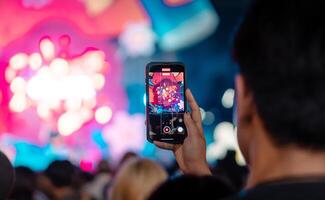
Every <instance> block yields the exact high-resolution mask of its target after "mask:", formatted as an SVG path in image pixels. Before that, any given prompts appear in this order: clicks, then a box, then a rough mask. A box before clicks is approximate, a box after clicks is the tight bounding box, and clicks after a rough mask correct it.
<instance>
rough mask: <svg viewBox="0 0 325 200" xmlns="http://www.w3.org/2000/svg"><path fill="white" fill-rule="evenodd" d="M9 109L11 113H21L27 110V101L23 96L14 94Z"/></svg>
mask: <svg viewBox="0 0 325 200" xmlns="http://www.w3.org/2000/svg"><path fill="white" fill-rule="evenodd" d="M9 108H10V110H11V111H13V112H23V111H24V110H25V109H26V108H27V99H26V97H25V95H24V94H15V95H14V96H13V97H12V98H11V100H10V102H9Z"/></svg>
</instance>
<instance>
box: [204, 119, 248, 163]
mask: <svg viewBox="0 0 325 200" xmlns="http://www.w3.org/2000/svg"><path fill="white" fill-rule="evenodd" d="M236 131H237V129H236V128H235V127H234V126H233V124H232V123H230V122H221V123H219V124H218V125H217V126H216V127H215V129H214V142H213V143H211V144H209V145H208V147H207V159H208V160H209V161H215V160H216V159H223V158H224V157H225V156H226V153H227V151H228V150H234V151H236V161H237V163H238V164H239V165H245V161H244V158H243V156H242V154H241V152H240V150H239V147H238V143H237V137H236V134H237V132H236Z"/></svg>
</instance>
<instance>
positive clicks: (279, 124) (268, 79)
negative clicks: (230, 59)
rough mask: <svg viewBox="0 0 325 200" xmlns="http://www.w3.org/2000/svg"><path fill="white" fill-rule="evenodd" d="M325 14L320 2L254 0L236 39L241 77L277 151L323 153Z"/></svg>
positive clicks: (324, 127) (324, 145) (235, 55)
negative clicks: (292, 148)
mask: <svg viewBox="0 0 325 200" xmlns="http://www.w3.org/2000/svg"><path fill="white" fill-rule="evenodd" d="M324 8H325V1H306V0H256V1H254V3H253V6H252V7H251V9H250V10H249V11H248V13H247V16H246V17H245V19H244V21H243V22H242V24H241V26H240V28H239V30H238V32H237V35H236V37H235V43H234V58H235V60H236V61H237V62H238V64H239V68H240V74H241V75H242V77H243V79H244V82H245V84H246V86H247V88H248V89H249V92H250V93H252V96H253V101H254V104H255V106H256V110H257V113H258V115H259V116H260V118H261V120H262V122H263V126H264V127H265V129H266V130H267V132H268V134H269V136H271V137H270V138H271V139H272V140H273V141H274V144H276V145H277V146H286V145H295V146H299V147H303V148H309V149H315V150H325V134H324V133H325V114H324V113H325V93H324V87H325V23H324V21H323V19H325V12H324ZM246 120H249V118H247V119H246ZM241 131H242V130H241Z"/></svg>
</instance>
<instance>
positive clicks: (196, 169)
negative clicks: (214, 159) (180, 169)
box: [184, 162, 212, 176]
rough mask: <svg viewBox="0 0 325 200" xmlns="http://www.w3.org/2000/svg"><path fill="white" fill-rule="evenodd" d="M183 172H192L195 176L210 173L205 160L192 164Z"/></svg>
mask: <svg viewBox="0 0 325 200" xmlns="http://www.w3.org/2000/svg"><path fill="white" fill-rule="evenodd" d="M184 172H185V173H186V174H193V175H197V176H208V175H211V174H212V173H211V171H210V168H209V165H208V163H207V162H203V163H200V164H192V165H190V166H189V167H188V168H187V170H186V171H184Z"/></svg>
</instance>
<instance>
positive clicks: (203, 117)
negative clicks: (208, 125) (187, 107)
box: [200, 108, 206, 121]
mask: <svg viewBox="0 0 325 200" xmlns="http://www.w3.org/2000/svg"><path fill="white" fill-rule="evenodd" d="M200 113H201V118H202V121H204V120H205V116H206V112H205V110H204V109H203V108H200Z"/></svg>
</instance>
